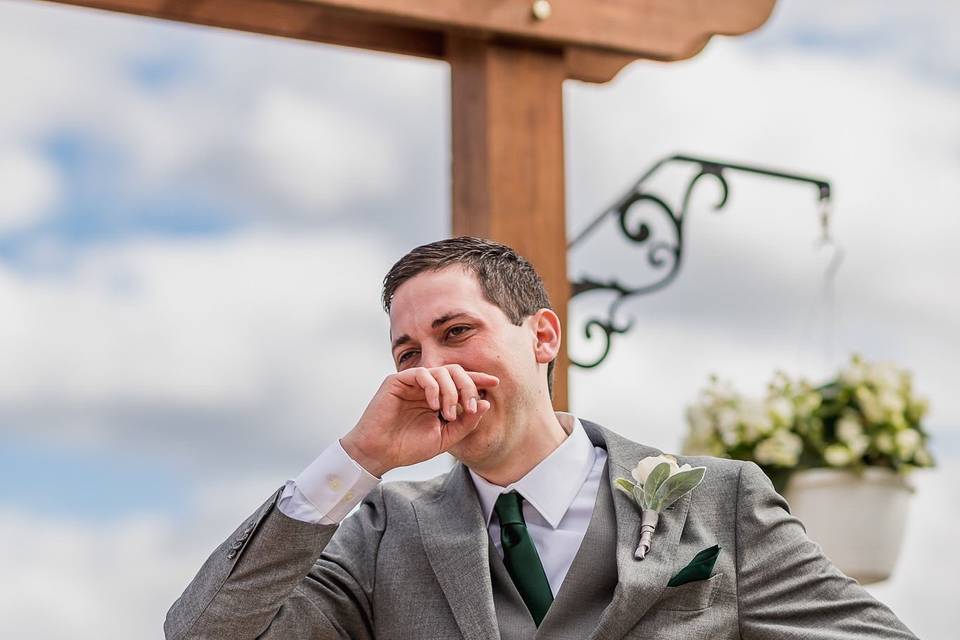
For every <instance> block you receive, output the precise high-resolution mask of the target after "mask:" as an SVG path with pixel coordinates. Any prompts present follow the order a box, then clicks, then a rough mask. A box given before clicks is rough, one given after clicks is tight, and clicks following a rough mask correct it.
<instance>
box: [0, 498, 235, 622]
mask: <svg viewBox="0 0 960 640" xmlns="http://www.w3.org/2000/svg"><path fill="white" fill-rule="evenodd" d="M223 537H224V538H225V537H226V534H224V536H223ZM208 552H209V550H208V551H207V553H208ZM203 558H204V552H202V551H200V550H199V549H197V547H196V545H195V544H190V543H189V541H188V539H187V537H186V536H185V535H184V533H183V532H178V531H177V529H176V527H175V526H174V525H173V523H171V522H169V521H165V520H163V519H159V518H156V517H153V516H139V517H133V518H129V519H127V520H124V521H122V522H117V523H113V524H81V523H70V522H64V521H62V520H59V519H54V518H48V519H41V518H36V517H33V516H30V515H27V514H24V513H19V512H15V511H10V510H4V511H0V561H2V564H3V567H4V580H3V581H2V583H0V635H2V636H3V637H6V638H25V637H29V638H34V639H36V640H53V639H54V638H65V637H71V638H78V639H86V638H90V639H91V640H92V639H94V638H96V639H98V640H100V639H103V640H108V639H110V640H113V639H116V640H121V639H123V640H126V639H128V638H161V637H162V624H163V617H164V615H165V613H166V609H167V608H168V607H169V606H170V605H171V604H172V603H173V600H174V599H175V598H176V596H177V595H179V593H180V591H181V590H182V589H183V587H185V586H186V582H187V581H188V580H189V577H187V578H186V579H185V576H188V575H189V576H191V577H192V575H193V573H195V572H196V569H197V568H198V567H199V563H200V562H202V560H203Z"/></svg>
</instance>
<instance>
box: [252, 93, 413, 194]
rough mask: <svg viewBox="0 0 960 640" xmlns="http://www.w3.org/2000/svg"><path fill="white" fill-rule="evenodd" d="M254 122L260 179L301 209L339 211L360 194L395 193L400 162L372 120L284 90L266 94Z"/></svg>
mask: <svg viewBox="0 0 960 640" xmlns="http://www.w3.org/2000/svg"><path fill="white" fill-rule="evenodd" d="M251 120H252V128H253V131H252V134H251V146H252V148H251V150H250V152H249V155H250V156H251V157H252V158H254V161H255V162H256V164H257V167H258V172H257V173H258V175H261V176H263V178H264V179H265V180H266V181H267V182H268V184H270V185H272V186H273V188H274V189H276V191H277V192H278V193H282V194H285V195H286V196H288V197H289V198H291V199H293V200H294V202H293V204H294V205H295V207H296V209H298V210H307V211H310V210H323V209H337V208H339V207H343V206H344V205H346V204H347V203H349V202H350V201H351V200H352V199H354V198H355V197H356V194H358V193H362V194H364V195H366V196H378V197H383V196H386V195H387V194H389V193H392V192H394V191H395V190H396V189H397V186H398V181H399V170H400V167H401V166H402V162H401V160H400V157H399V156H398V154H397V153H396V151H395V148H394V147H393V145H392V144H391V142H390V138H391V136H390V134H389V132H388V131H387V130H385V129H382V128H381V127H378V126H377V125H376V124H375V123H374V122H368V121H365V120H364V119H363V118H362V117H359V116H357V115H355V114H352V113H349V112H346V111H343V110H339V109H336V108H332V107H331V106H330V105H327V104H324V103H322V102H320V101H316V100H314V101H310V100H308V99H305V98H303V97H301V96H298V95H296V94H295V93H292V92H289V91H285V90H268V91H267V92H264V94H263V95H261V96H260V99H259V100H258V104H257V107H256V109H255V111H254V115H253V116H252V118H251Z"/></svg>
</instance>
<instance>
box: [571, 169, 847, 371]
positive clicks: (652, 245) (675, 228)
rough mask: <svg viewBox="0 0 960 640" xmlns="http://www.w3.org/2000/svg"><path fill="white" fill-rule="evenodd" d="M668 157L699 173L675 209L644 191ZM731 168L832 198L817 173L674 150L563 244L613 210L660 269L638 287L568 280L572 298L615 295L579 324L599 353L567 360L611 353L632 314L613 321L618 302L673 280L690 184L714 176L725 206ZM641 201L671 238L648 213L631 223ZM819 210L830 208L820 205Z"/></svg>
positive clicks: (584, 365)
mask: <svg viewBox="0 0 960 640" xmlns="http://www.w3.org/2000/svg"><path fill="white" fill-rule="evenodd" d="M671 163H688V164H689V163H692V164H695V165H697V167H698V171H697V173H696V174H695V175H694V176H693V178H692V179H691V180H690V181H689V182H688V183H687V186H686V188H685V189H684V192H683V197H682V198H681V200H680V207H679V209H676V210H675V209H674V208H673V207H671V206H670V205H669V204H668V203H667V202H666V201H665V200H664V199H663V198H661V197H659V196H657V195H655V194H653V193H650V192H648V191H646V190H645V188H644V185H645V183H646V182H647V181H648V180H649V179H650V178H651V177H652V176H653V175H654V174H655V173H656V172H657V171H658V170H659V169H661V168H662V167H663V166H665V165H667V164H671ZM730 170H733V171H743V172H748V173H754V174H760V175H765V176H769V177H773V178H779V179H784V180H797V181H801V182H807V183H811V184H813V185H815V186H816V187H817V188H818V189H819V199H820V202H821V204H822V205H826V204H827V203H829V200H830V183H829V182H827V181H826V180H821V179H817V178H809V177H805V176H800V175H796V174H791V173H785V172H782V171H774V170H770V169H764V168H761V167H753V166H747V165H741V164H733V163H729V162H718V161H714V160H706V159H703V158H696V157H693V156H686V155H673V156H669V157H667V158H664V159H662V160H660V161H658V162H656V163H655V164H654V165H653V166H652V167H650V169H648V170H647V171H646V173H644V174H643V175H642V176H641V177H640V178H639V179H638V180H637V181H636V183H635V184H634V185H633V186H632V187H631V188H630V189H629V190H628V191H627V193H626V194H624V195H623V196H622V197H621V198H620V199H618V200H617V201H616V202H615V203H614V204H613V205H612V206H611V207H608V208H607V209H605V210H604V211H602V212H601V213H600V215H598V216H597V217H596V218H594V219H593V220H592V221H591V222H590V224H588V225H587V226H586V228H584V230H583V231H581V232H580V233H579V234H578V235H577V236H576V237H575V238H573V240H571V241H570V242H569V243H568V245H567V250H568V252H569V251H570V250H572V249H573V248H574V247H576V246H577V245H579V244H581V243H582V242H583V240H584V239H586V238H587V237H588V236H589V235H591V234H592V233H593V232H594V231H595V230H596V229H597V227H598V226H599V225H600V223H601V222H603V221H604V220H606V219H607V218H608V217H610V216H616V218H617V221H618V224H619V228H620V232H621V233H622V234H623V235H624V237H626V239H627V240H629V241H630V242H633V243H635V244H637V245H639V246H640V247H641V248H642V249H643V250H644V251H645V252H646V260H647V263H648V264H649V265H650V267H652V268H653V269H654V270H659V271H660V272H661V273H660V274H659V276H658V277H657V278H656V279H655V280H654V281H653V282H650V283H648V284H645V285H642V286H637V287H630V286H626V285H624V284H621V283H620V282H619V281H618V280H616V279H610V280H607V281H605V282H604V281H600V280H597V279H594V278H590V277H583V278H580V279H579V280H575V281H573V282H571V283H570V284H571V288H572V290H571V295H570V299H571V301H572V300H573V299H574V298H576V297H577V296H579V295H582V294H585V293H588V292H595V291H608V292H612V293H613V294H614V298H613V301H612V302H611V303H610V305H609V307H608V308H607V314H606V316H605V317H598V316H593V317H591V318H589V319H588V320H587V321H586V323H585V324H584V327H583V331H584V335H585V337H586V338H587V340H588V341H592V340H594V339H595V336H596V337H597V338H599V339H601V340H602V346H603V350H602V353H601V354H600V356H599V357H598V358H596V359H594V360H592V361H586V362H583V361H578V360H576V359H574V358H573V357H572V356H571V358H570V362H571V364H573V365H574V366H577V367H580V368H583V369H592V368H593V367H596V366H598V365H599V364H600V363H601V362H603V361H604V360H605V359H606V358H607V356H608V355H609V354H610V349H611V347H612V345H613V338H614V336H615V335H617V334H623V333H627V332H628V331H630V329H631V328H632V327H633V321H632V320H628V321H626V322H623V323H620V322H618V321H617V312H618V311H619V309H620V307H621V305H622V304H623V303H624V302H626V300H627V299H629V298H630V297H632V296H637V295H646V294H650V293H653V292H655V291H658V290H659V289H662V288H664V287H665V286H667V285H668V284H670V283H671V282H673V280H674V279H675V278H676V277H677V274H678V273H679V271H680V267H681V265H682V264H683V257H684V223H685V221H686V218H687V214H688V212H689V207H690V200H691V197H692V195H693V192H694V189H695V188H696V187H697V185H698V184H699V183H700V182H701V181H702V180H703V179H705V178H708V177H709V178H712V179H713V180H714V181H715V182H716V183H717V184H718V186H719V188H720V198H719V200H718V201H717V202H716V203H715V204H714V205H713V208H714V210H715V211H719V210H721V209H723V208H724V206H726V204H727V202H728V200H729V195H730V186H729V184H728V182H727V179H726V176H725V172H726V171H730ZM640 205H653V208H654V210H656V211H659V212H660V214H661V215H662V217H663V219H664V221H665V222H667V223H668V225H667V226H668V227H669V228H670V230H671V231H672V235H673V239H672V241H671V240H669V239H661V238H658V237H657V236H656V235H655V232H654V227H653V226H651V224H650V223H649V222H648V221H647V220H648V218H644V217H640V218H636V220H635V223H634V224H631V217H632V214H633V213H634V212H636V211H638V209H639V208H640ZM647 208H649V207H647ZM823 210H828V209H827V208H826V207H825V206H824V207H823ZM597 332H599V333H597Z"/></svg>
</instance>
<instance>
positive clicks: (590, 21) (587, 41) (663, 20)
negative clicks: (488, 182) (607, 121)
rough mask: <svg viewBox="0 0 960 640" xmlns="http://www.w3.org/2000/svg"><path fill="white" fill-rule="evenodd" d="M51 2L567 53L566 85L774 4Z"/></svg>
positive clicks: (661, 0) (424, 51)
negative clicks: (539, 10)
mask: <svg viewBox="0 0 960 640" xmlns="http://www.w3.org/2000/svg"><path fill="white" fill-rule="evenodd" d="M44 1H47V2H56V3H59V4H69V5H76V6H82V7H89V8H93V9H103V10H108V11H116V12H121V13H129V14H133V15H140V16H148V17H152V18H160V19H165V20H173V21H177V22H187V23H192V24H200V25H206V26H212V27H222V28H226V29H235V30H239V31H249V32H253V33H263V34H268V35H274V36H281V37H287V38H297V39H300V40H309V41H313V42H323V43H326V44H334V45H341V46H348V47H358V48H361V49H373V50H376V51H385V52H389V53H399V54H404V55H413V56H419V57H424V58H434V59H444V58H445V57H446V51H445V49H444V43H445V40H446V36H447V35H448V34H454V35H457V34H459V35H467V36H475V37H481V38H487V39H489V40H491V41H507V42H511V41H512V42H531V43H533V44H538V43H539V46H543V45H544V44H547V45H549V46H553V47H559V48H562V49H564V50H565V58H566V77H567V78H570V79H574V80H583V81H586V82H607V81H609V80H611V79H612V78H613V77H614V76H615V75H616V74H617V72H619V71H620V69H622V68H623V67H624V66H626V65H627V64H628V63H630V62H631V61H633V60H635V59H637V58H646V59H651V60H661V61H670V60H680V59H683V58H688V57H690V56H693V55H695V54H696V53H698V52H699V51H700V50H701V49H703V47H704V46H705V45H706V44H707V42H708V41H709V40H710V38H711V37H712V36H713V35H714V34H715V33H722V34H729V35H732V34H738V33H745V32H746V31H750V30H752V29H755V28H757V27H758V26H760V25H761V24H763V22H764V21H765V20H766V19H767V17H768V16H769V14H770V11H771V10H772V7H773V4H774V2H775V0H716V1H715V2H711V3H704V2H698V1H697V0H596V1H591V2H584V1H583V0H552V5H551V6H553V7H554V9H553V13H552V15H551V17H550V18H549V19H547V20H544V21H535V20H533V19H532V18H531V13H530V4H529V1H528V0H471V1H466V0H44ZM456 7H466V9H467V10H465V11H464V12H462V13H461V12H458V11H454V9H455V8H456ZM447 19H449V20H447Z"/></svg>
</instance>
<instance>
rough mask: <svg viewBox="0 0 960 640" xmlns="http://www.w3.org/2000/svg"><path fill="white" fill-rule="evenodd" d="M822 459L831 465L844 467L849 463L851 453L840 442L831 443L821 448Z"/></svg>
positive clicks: (851, 457) (851, 456)
mask: <svg viewBox="0 0 960 640" xmlns="http://www.w3.org/2000/svg"><path fill="white" fill-rule="evenodd" d="M823 459H824V460H826V461H827V464H829V465H830V466H833V467H845V466H846V465H848V464H850V461H851V460H852V459H853V455H852V454H851V453H850V450H849V449H847V448H846V447H845V446H843V445H842V444H832V445H830V446H829V447H827V448H826V449H824V450H823Z"/></svg>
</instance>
